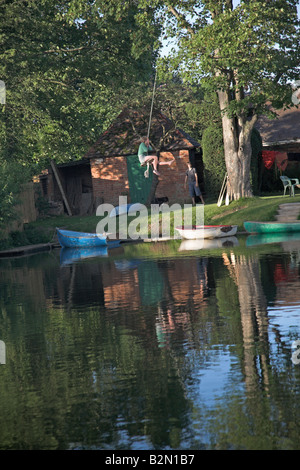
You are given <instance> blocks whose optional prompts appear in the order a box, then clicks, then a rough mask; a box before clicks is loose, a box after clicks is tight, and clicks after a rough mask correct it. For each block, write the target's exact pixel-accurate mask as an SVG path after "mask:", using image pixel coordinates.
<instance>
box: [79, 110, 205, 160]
mask: <svg viewBox="0 0 300 470" xmlns="http://www.w3.org/2000/svg"><path fill="white" fill-rule="evenodd" d="M148 124H149V111H148V112H147V113H146V112H143V111H132V110H129V109H125V110H123V111H122V113H121V114H120V115H119V116H118V118H117V119H116V120H115V121H114V122H113V123H112V125H111V126H110V127H109V128H108V129H107V130H106V131H105V132H104V133H103V134H102V135H101V136H100V138H99V139H98V140H97V142H96V143H95V144H94V145H93V146H92V147H91V148H90V149H89V150H88V152H87V153H86V154H85V156H84V157H85V158H93V157H113V156H114V157H117V156H122V155H136V154H137V151H138V148H139V145H140V139H141V137H143V136H145V135H147V133H148ZM150 142H151V145H152V147H153V148H154V149H155V150H156V151H163V150H164V151H168V150H169V151H171V150H183V149H194V148H198V147H200V144H199V143H198V142H197V141H196V140H194V139H193V138H192V137H190V136H189V135H188V134H186V133H185V132H184V131H182V130H181V129H178V128H175V126H174V124H173V123H172V121H170V120H169V119H168V118H167V117H166V116H164V115H163V114H162V113H161V112H157V111H155V110H154V111H153V115H152V120H151V127H150Z"/></svg>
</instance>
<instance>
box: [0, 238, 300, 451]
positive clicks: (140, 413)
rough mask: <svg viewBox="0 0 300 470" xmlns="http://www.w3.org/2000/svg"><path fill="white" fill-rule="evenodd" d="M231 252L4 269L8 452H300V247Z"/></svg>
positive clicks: (150, 253) (54, 258)
mask: <svg viewBox="0 0 300 470" xmlns="http://www.w3.org/2000/svg"><path fill="white" fill-rule="evenodd" d="M228 245H229V246H223V247H222V246H219V247H217V249H212V250H209V249H203V250H193V251H189V249H188V247H186V246H183V245H182V244H181V242H180V241H172V242H168V243H162V242H160V243H146V244H129V245H121V246H120V247H119V248H115V249H113V250H108V251H103V252H102V253H97V257H93V256H90V257H89V258H83V254H80V253H78V252H76V253H74V252H73V253H71V254H72V256H70V253H69V252H68V253H65V252H62V253H61V250H54V251H52V252H50V253H43V254H36V255H32V256H29V257H23V258H14V259H2V260H1V261H0V289H1V294H0V295H1V297H0V305H1V314H0V340H1V341H3V342H4V344H5V348H6V357H5V364H2V365H0V393H1V401H0V420H1V421H0V422H1V427H0V448H1V449H102V450H105V449H127V450H139V449H145V450H152V449H162V450H167V449H185V450H187V449H298V448H299V435H300V432H299V431H300V430H299V423H300V419H299V418H300V411H299V398H300V397H299V394H300V364H298V361H297V356H296V355H295V353H297V350H295V349H293V346H292V345H293V341H298V340H300V322H299V319H300V278H299V253H300V242H299V241H297V240H296V241H291V242H289V243H282V242H281V243H271V244H263V245H259V244H254V243H253V242H251V243H250V242H249V243H246V241H245V240H244V239H242V240H239V241H238V243H233V244H232V243H228ZM234 245H236V246H234ZM84 255H85V256H86V255H87V254H86V253H85V254H84ZM80 256H81V258H80ZM293 353H294V356H292V355H293ZM299 356H300V354H299ZM293 358H294V359H293ZM295 359H296V360H295Z"/></svg>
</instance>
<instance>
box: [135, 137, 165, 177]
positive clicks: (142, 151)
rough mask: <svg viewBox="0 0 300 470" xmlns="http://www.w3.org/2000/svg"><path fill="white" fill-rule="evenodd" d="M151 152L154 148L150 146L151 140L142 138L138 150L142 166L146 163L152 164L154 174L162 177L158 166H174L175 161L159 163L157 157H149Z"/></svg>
mask: <svg viewBox="0 0 300 470" xmlns="http://www.w3.org/2000/svg"><path fill="white" fill-rule="evenodd" d="M151 151H152V147H151V145H150V142H149V138H148V137H142V139H141V143H140V146H139V150H138V157H139V161H140V164H141V165H142V166H143V165H145V164H146V163H151V164H152V165H153V173H154V174H155V175H157V176H160V173H159V172H158V165H172V163H173V162H174V159H173V160H170V161H168V162H159V161H158V156H157V155H149V152H151Z"/></svg>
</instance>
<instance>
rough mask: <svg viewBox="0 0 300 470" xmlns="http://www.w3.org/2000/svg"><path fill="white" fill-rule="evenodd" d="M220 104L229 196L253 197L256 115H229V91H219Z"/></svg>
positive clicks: (235, 197)
mask: <svg viewBox="0 0 300 470" xmlns="http://www.w3.org/2000/svg"><path fill="white" fill-rule="evenodd" d="M218 96H219V104H220V110H221V112H222V126H223V140H224V156H225V163H226V169H227V173H228V193H229V198H230V199H231V200H232V199H233V200H238V199H240V198H241V197H252V196H253V193H252V188H251V181H250V164H251V154H252V148H251V132H252V129H253V126H254V123H255V121H256V117H255V116H253V117H252V118H251V119H246V118H243V117H240V118H236V117H230V116H228V115H227V113H226V111H225V109H226V107H227V106H228V103H229V100H228V93H227V92H226V91H219V92H218Z"/></svg>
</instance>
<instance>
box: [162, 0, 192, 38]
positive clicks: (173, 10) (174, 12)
mask: <svg viewBox="0 0 300 470" xmlns="http://www.w3.org/2000/svg"><path fill="white" fill-rule="evenodd" d="M168 9H169V11H170V12H171V13H172V15H174V16H175V18H176V19H177V20H178V21H180V22H182V23H183V24H184V26H185V28H186V29H187V31H188V32H189V33H190V34H191V35H192V36H193V35H194V30H193V28H192V27H191V25H190V24H189V22H188V21H187V19H186V17H185V16H184V15H183V14H182V13H179V12H178V11H177V10H176V8H174V7H172V6H171V5H168Z"/></svg>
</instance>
